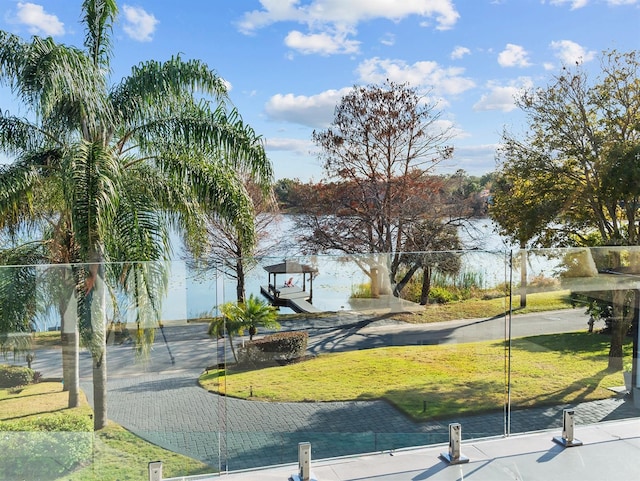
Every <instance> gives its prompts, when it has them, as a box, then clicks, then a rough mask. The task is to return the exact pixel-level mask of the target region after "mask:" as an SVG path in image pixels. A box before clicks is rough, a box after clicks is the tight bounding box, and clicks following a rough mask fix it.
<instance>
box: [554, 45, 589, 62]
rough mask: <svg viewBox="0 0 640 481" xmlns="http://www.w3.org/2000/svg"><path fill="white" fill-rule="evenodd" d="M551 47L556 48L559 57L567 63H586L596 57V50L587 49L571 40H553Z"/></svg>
mask: <svg viewBox="0 0 640 481" xmlns="http://www.w3.org/2000/svg"><path fill="white" fill-rule="evenodd" d="M550 47H551V48H552V49H553V50H555V52H556V54H555V55H556V57H558V58H559V59H560V60H561V61H562V63H563V64H565V65H575V64H581V63H586V62H589V61H591V60H593V59H594V58H595V57H596V52H595V51H594V50H590V51H587V50H585V48H584V47H583V46H581V45H579V44H577V43H575V42H572V41H571V40H559V41H557V42H551V44H550Z"/></svg>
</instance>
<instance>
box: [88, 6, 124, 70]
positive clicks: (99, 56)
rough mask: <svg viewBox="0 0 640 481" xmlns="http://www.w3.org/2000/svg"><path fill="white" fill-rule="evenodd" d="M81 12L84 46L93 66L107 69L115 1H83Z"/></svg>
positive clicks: (114, 15)
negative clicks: (82, 15) (83, 27)
mask: <svg viewBox="0 0 640 481" xmlns="http://www.w3.org/2000/svg"><path fill="white" fill-rule="evenodd" d="M82 11H83V12H84V17H83V20H84V24H85V28H86V32H85V39H84V45H85V47H86V48H87V50H88V51H89V55H90V57H91V59H92V61H93V64H94V65H96V66H100V67H102V68H104V69H108V68H109V63H110V57H111V48H112V45H111V37H110V33H111V32H112V30H113V22H114V21H115V19H116V16H117V15H118V6H117V5H116V2H115V0H84V2H82Z"/></svg>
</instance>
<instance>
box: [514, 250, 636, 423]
mask: <svg viewBox="0 0 640 481" xmlns="http://www.w3.org/2000/svg"><path fill="white" fill-rule="evenodd" d="M633 258H634V254H633V253H632V252H631V251H630V250H629V249H628V248H624V249H621V248H597V249H548V250H528V251H520V252H518V253H515V254H514V258H513V259H514V276H513V277H514V284H513V292H514V296H513V311H512V313H513V314H512V316H511V319H510V327H511V342H510V352H511V356H510V365H509V366H510V381H511V382H510V400H511V418H510V420H511V423H510V429H511V432H522V431H532V430H538V429H548V428H558V430H559V431H558V434H560V432H561V431H560V430H561V429H562V426H563V412H564V410H567V409H569V410H573V411H574V413H575V416H574V421H575V423H576V424H592V423H597V422H600V421H607V420H614V419H620V418H625V417H630V416H634V417H635V416H637V415H638V413H639V412H638V411H637V409H635V407H634V405H633V402H632V400H631V398H630V396H628V394H627V389H626V387H625V385H624V381H623V374H622V366H623V363H624V362H629V361H631V350H632V344H633V342H632V336H631V325H632V322H631V320H632V318H633V317H634V316H637V309H636V307H635V306H636V305H635V304H634V303H635V302H636V301H635V292H636V289H637V286H638V285H640V284H638V283H637V280H636V279H635V277H634V276H633V275H631V274H629V273H628V271H629V268H628V267H627V266H628V264H627V262H629V261H630V260H631V259H633ZM620 261H622V262H623V264H624V267H620V264H618V268H616V269H613V268H612V263H613V262H618V263H619V262H620ZM629 267H631V266H629ZM631 269H633V268H632V267H631ZM638 280H640V279H638ZM622 323H624V324H625V326H626V327H622V325H621V324H622ZM618 328H621V329H623V330H624V331H625V332H624V334H622V335H621V337H620V338H619V347H618V348H614V349H617V351H616V352H614V353H613V354H612V351H611V349H612V347H614V346H613V344H612V340H613V339H614V337H613V336H612V333H613V331H615V330H616V329H618Z"/></svg>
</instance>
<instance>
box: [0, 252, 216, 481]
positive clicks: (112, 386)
mask: <svg viewBox="0 0 640 481" xmlns="http://www.w3.org/2000/svg"><path fill="white" fill-rule="evenodd" d="M190 278H191V275H190V273H189V269H188V268H187V267H186V266H185V265H184V264H183V263H180V262H172V263H141V264H131V263H129V264H109V265H106V264H105V265H74V266H68V265H56V266H25V267H2V268H0V289H1V291H0V298H1V299H0V302H2V323H3V324H2V338H1V341H2V348H3V353H4V354H5V356H4V359H3V361H2V364H4V365H3V367H2V371H3V372H2V376H1V378H2V379H1V381H2V385H0V393H1V395H0V404H2V406H1V407H0V430H1V431H4V432H3V435H2V436H0V449H1V450H2V452H3V453H9V455H7V456H4V455H3V456H2V458H1V460H0V479H25V480H50V479H51V480H57V479H65V480H67V479H70V477H71V476H72V477H73V478H72V479H77V480H84V479H86V480H92V479H125V478H126V479H148V473H147V471H148V463H149V462H150V461H155V460H158V459H160V460H162V461H163V465H164V466H163V472H164V476H165V477H170V476H183V475H189V474H200V473H212V472H218V471H219V469H220V459H221V458H220V432H221V431H220V423H219V422H218V418H219V415H220V412H221V408H220V406H221V405H222V403H220V402H219V401H220V397H219V396H217V395H212V394H210V393H208V392H207V391H206V390H204V389H202V388H201V387H199V385H198V378H199V376H200V375H201V374H202V373H203V372H204V371H206V369H207V368H210V367H212V366H217V365H218V363H219V362H220V360H219V359H218V349H217V341H216V340H215V339H213V338H211V337H210V336H208V335H207V329H208V323H207V322H204V321H203V322H193V320H194V319H191V318H190V317H189V315H190V314H189V313H190V312H192V311H194V310H197V309H200V306H191V305H190V304H191V303H193V302H194V301H192V300H191V299H190V296H189V292H188V281H189V280H190ZM7 294H9V295H8V296H7ZM215 295H216V292H215V290H214V291H213V292H212V293H210V298H209V299H208V301H207V302H209V304H210V305H211V306H212V305H215V304H217V302H215ZM196 317H200V316H196ZM9 366H11V367H9ZM21 368H22V369H21ZM24 368H31V369H32V371H25V369H24ZM14 371H15V372H14ZM20 376H22V377H24V379H22V377H20ZM27 378H29V379H27ZM94 428H100V429H99V430H97V431H95V433H94ZM5 434H6V435H5ZM16 473H21V474H20V475H19V477H16Z"/></svg>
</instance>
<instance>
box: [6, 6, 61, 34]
mask: <svg viewBox="0 0 640 481" xmlns="http://www.w3.org/2000/svg"><path fill="white" fill-rule="evenodd" d="M16 20H17V21H18V23H20V24H22V25H26V26H27V28H28V30H29V33H31V34H33V35H39V34H44V35H51V36H53V35H64V24H63V23H62V22H61V21H60V20H58V17H56V16H55V15H52V14H50V13H47V12H45V11H44V8H43V7H42V5H36V4H35V3H28V2H27V3H22V2H18V5H17V12H16Z"/></svg>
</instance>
